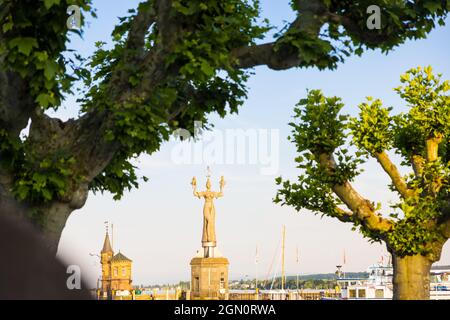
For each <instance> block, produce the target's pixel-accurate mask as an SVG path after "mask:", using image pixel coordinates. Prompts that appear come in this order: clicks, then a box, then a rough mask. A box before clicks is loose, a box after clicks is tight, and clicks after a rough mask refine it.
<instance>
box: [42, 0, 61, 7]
mask: <svg viewBox="0 0 450 320" xmlns="http://www.w3.org/2000/svg"><path fill="white" fill-rule="evenodd" d="M60 2H61V0H44V5H45V8H46V9H50V8H51V7H53V6H54V5H57V4H59V3H60Z"/></svg>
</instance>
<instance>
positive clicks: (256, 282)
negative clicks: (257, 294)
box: [255, 245, 259, 291]
mask: <svg viewBox="0 0 450 320" xmlns="http://www.w3.org/2000/svg"><path fill="white" fill-rule="evenodd" d="M258 258H259V257H258V245H256V254H255V264H256V266H255V267H256V276H255V290H256V291H257V290H258V262H259V261H258V260H259V259H258Z"/></svg>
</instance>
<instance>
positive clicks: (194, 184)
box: [191, 177, 202, 198]
mask: <svg viewBox="0 0 450 320" xmlns="http://www.w3.org/2000/svg"><path fill="white" fill-rule="evenodd" d="M191 186H192V190H193V192H194V196H195V197H198V198H200V197H201V196H202V195H201V192H198V191H197V179H196V178H195V177H193V178H192V181H191Z"/></svg>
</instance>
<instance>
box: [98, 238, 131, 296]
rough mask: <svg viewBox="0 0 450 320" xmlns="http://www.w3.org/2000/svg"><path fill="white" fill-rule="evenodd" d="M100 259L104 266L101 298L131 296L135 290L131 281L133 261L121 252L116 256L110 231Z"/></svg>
mask: <svg viewBox="0 0 450 320" xmlns="http://www.w3.org/2000/svg"><path fill="white" fill-rule="evenodd" d="M100 258H101V260H100V262H101V265H102V278H101V288H100V298H101V299H112V298H113V297H114V296H116V295H118V294H122V293H123V294H124V295H130V294H131V291H132V289H133V286H132V279H131V274H132V273H131V270H132V263H133V261H132V260H131V259H129V258H127V257H126V256H125V255H124V254H122V253H121V252H120V251H119V253H117V254H114V251H113V248H112V246H111V241H110V240H109V234H108V230H107V231H106V235H105V241H104V243H103V248H102V251H101V252H100Z"/></svg>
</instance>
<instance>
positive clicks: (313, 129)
mask: <svg viewBox="0 0 450 320" xmlns="http://www.w3.org/2000/svg"><path fill="white" fill-rule="evenodd" d="M401 84H402V85H401V86H399V87H398V88H396V89H395V91H396V92H397V93H398V94H399V95H400V97H401V98H402V99H403V100H404V101H405V102H406V105H407V106H408V108H409V111H408V112H404V113H398V114H395V115H392V114H391V112H392V108H388V107H385V106H383V103H382V101H381V100H379V99H374V98H372V97H368V98H367V101H365V102H363V103H361V104H360V105H359V110H360V112H359V116H358V117H350V116H348V115H343V114H341V109H342V107H343V103H342V100H341V99H340V98H338V97H326V96H324V95H323V93H322V92H321V91H320V90H311V91H309V92H308V95H307V97H306V98H305V99H301V100H300V102H299V103H298V105H297V107H296V109H295V119H296V122H294V123H292V124H291V126H292V128H293V132H292V133H293V134H292V137H291V139H292V141H293V143H295V145H296V148H297V151H298V152H299V156H298V157H297V158H296V159H295V161H296V163H297V164H298V167H299V168H300V169H301V171H302V174H301V175H299V177H298V180H297V181H295V182H290V181H288V180H286V181H283V180H282V178H278V179H277V183H278V184H279V185H280V190H279V192H278V194H277V197H276V199H275V201H276V202H278V203H281V204H287V205H290V206H293V207H294V208H295V209H297V210H301V209H303V208H304V209H309V210H312V211H314V212H316V213H322V214H324V215H327V216H330V217H334V218H337V219H339V220H341V221H343V222H349V223H352V224H353V225H354V226H355V227H357V228H359V230H360V231H361V232H362V234H363V235H364V236H366V237H368V238H370V239H371V240H372V241H384V242H385V243H386V244H387V247H388V250H389V251H390V252H391V253H393V254H395V255H396V256H400V257H403V256H414V255H421V256H424V257H427V258H428V259H429V260H430V261H432V262H434V261H437V260H439V258H440V253H441V249H442V246H443V244H444V243H445V242H446V240H447V239H448V238H449V237H450V232H449V231H450V211H449V208H450V206H449V205H450V193H449V191H450V171H449V168H450V162H449V161H450V157H449V155H450V154H449V146H448V143H449V137H450V130H449V129H450V125H449V124H450V122H449V120H450V119H449V117H450V95H449V94H448V92H449V91H450V83H449V81H443V80H442V79H441V75H435V74H433V72H432V68H431V67H426V68H421V67H418V68H414V69H411V70H409V71H407V72H406V73H405V74H404V75H402V76H401ZM389 153H390V154H397V155H398V156H399V157H400V158H401V159H402V161H401V163H399V164H400V165H401V166H403V167H407V166H408V167H409V168H410V169H411V171H410V173H409V174H407V175H406V176H403V175H402V174H400V170H399V167H398V165H396V164H394V162H393V161H391V159H390V156H389ZM368 157H371V158H374V159H376V160H377V162H378V163H379V165H380V167H381V169H382V170H383V171H384V172H385V173H386V174H387V175H388V177H389V178H390V185H389V187H390V189H391V190H392V191H394V192H396V193H397V194H398V198H399V200H398V202H397V203H394V204H392V205H390V207H388V208H382V206H381V204H380V203H376V199H367V198H365V197H363V196H362V195H361V194H360V193H358V192H357V190H356V189H355V187H354V186H353V184H352V182H354V180H355V179H356V177H357V176H358V175H359V174H360V173H361V170H362V167H361V165H362V163H364V162H365V161H366V159H367V158H368ZM375 196H376V194H374V195H373V197H375Z"/></svg>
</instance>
